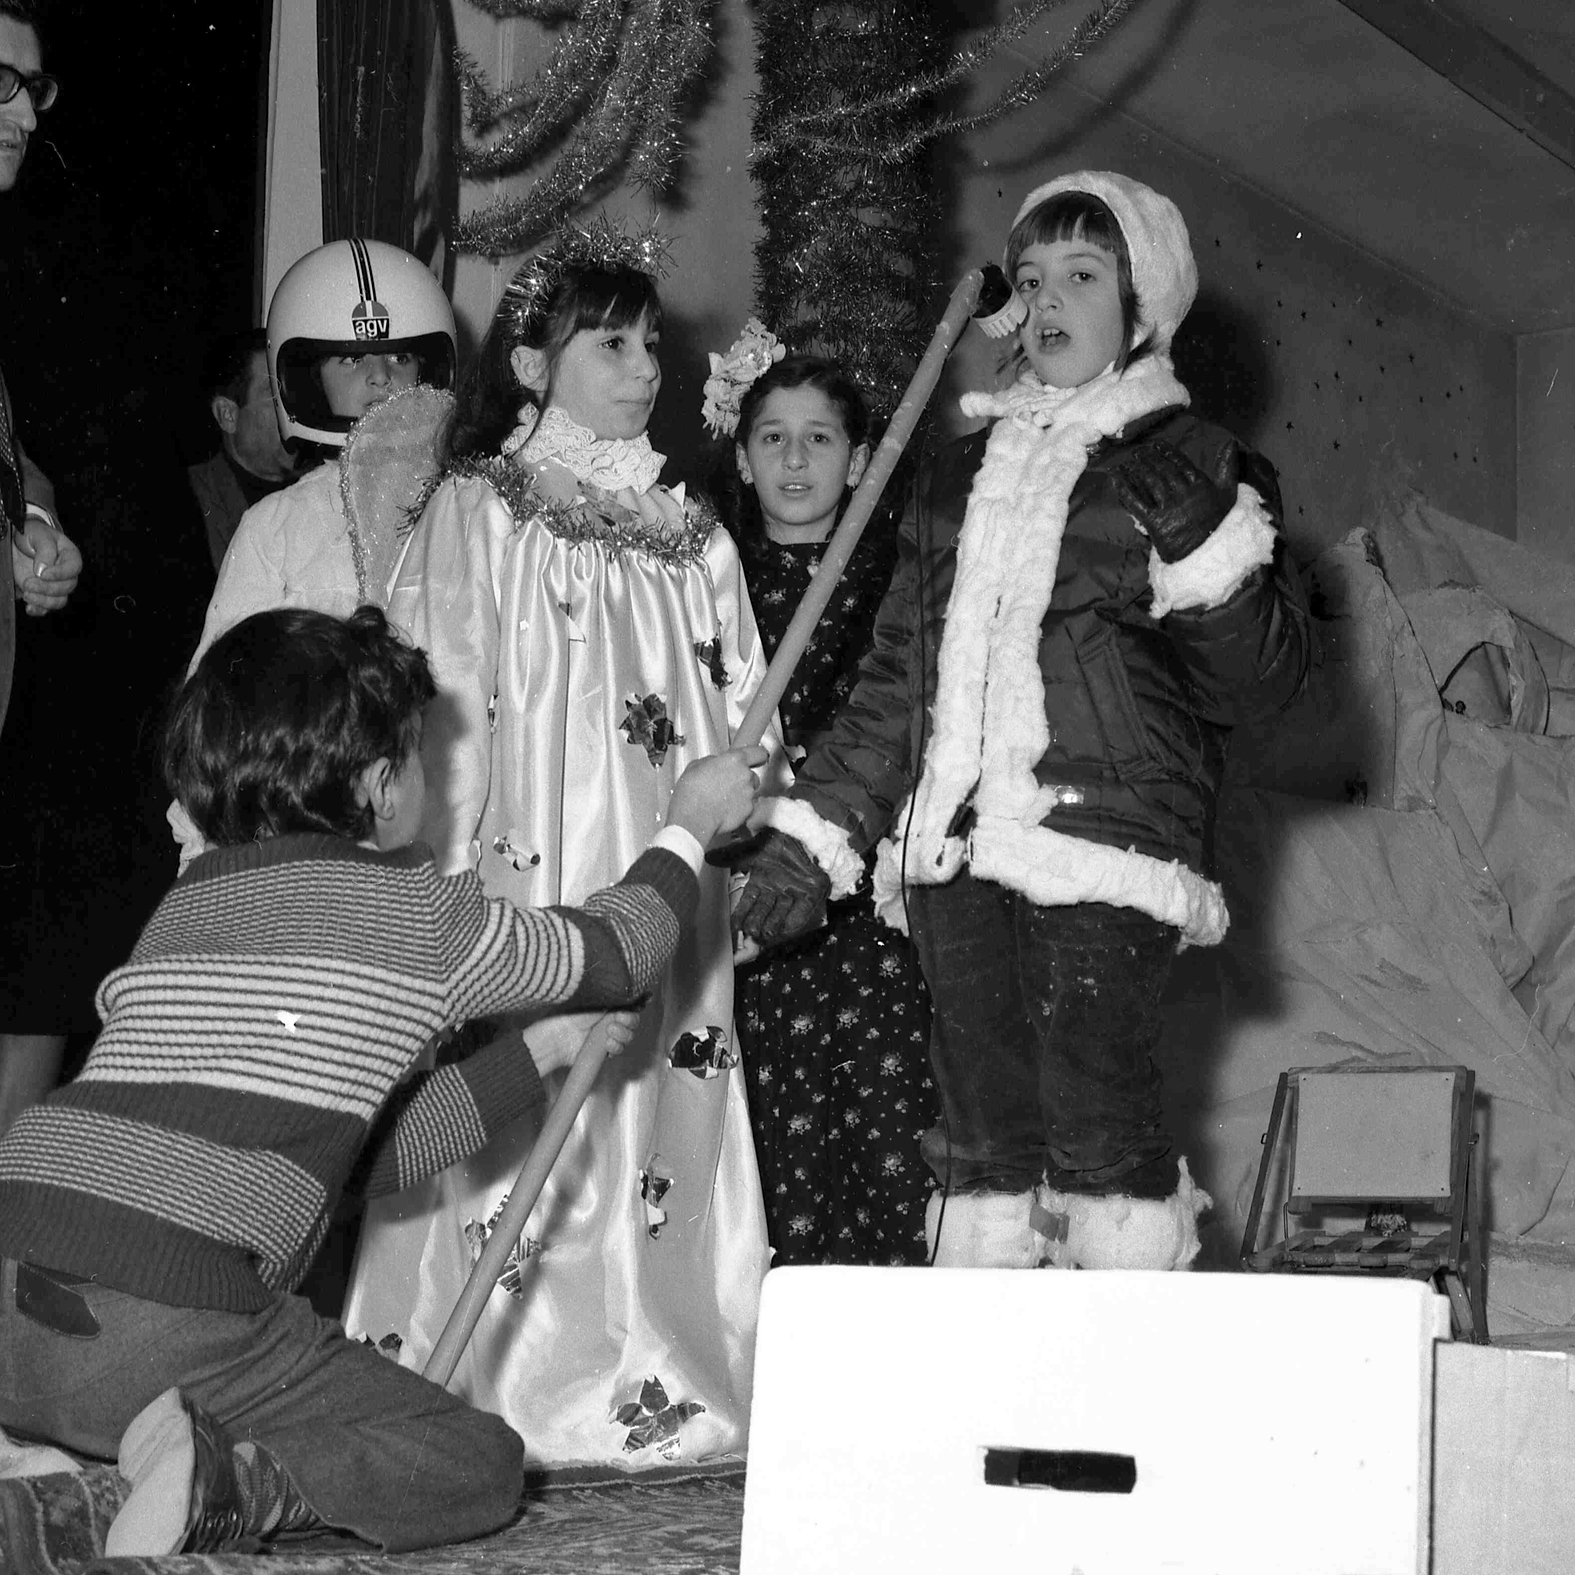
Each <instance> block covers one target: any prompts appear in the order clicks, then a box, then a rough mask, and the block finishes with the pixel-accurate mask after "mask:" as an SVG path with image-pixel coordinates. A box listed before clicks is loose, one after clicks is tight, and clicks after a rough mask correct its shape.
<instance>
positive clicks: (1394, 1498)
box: [741, 1268, 1449, 1575]
mask: <svg viewBox="0 0 1575 1575" xmlns="http://www.w3.org/2000/svg"><path fill="white" fill-rule="evenodd" d="M1448 1329H1449V1313H1448V1303H1447V1302H1446V1301H1445V1300H1444V1299H1443V1298H1441V1297H1438V1296H1436V1295H1434V1294H1433V1292H1432V1291H1431V1289H1430V1288H1429V1287H1428V1286H1426V1285H1424V1284H1421V1283H1418V1282H1415V1281H1408V1280H1359V1279H1348V1278H1336V1277H1316V1278H1314V1277H1306V1276H1292V1275H1246V1274H1158V1273H1136V1272H1131V1273H1088V1274H1078V1273H1070V1274H1069V1273H1058V1272H1055V1271H1049V1270H1042V1271H1038V1272H1030V1271H1014V1270H994V1269H954V1270H934V1269H851V1268H797V1269H777V1270H773V1271H772V1272H771V1273H770V1274H768V1275H767V1276H766V1282H765V1289H764V1295H763V1298H762V1302H761V1318H760V1331H759V1338H758V1343H757V1346H756V1365H755V1391H754V1408H753V1421H752V1425H751V1429H750V1444H749V1469H748V1476H747V1479H746V1483H745V1490H744V1531H743V1559H742V1566H741V1571H742V1575H810V1572H814V1571H835V1572H839V1575H840V1572H848V1575H879V1572H883V1571H891V1572H893V1575H895V1572H898V1571H901V1572H902V1575H929V1572H934V1575H983V1572H989V1575H994V1572H996V1571H1000V1572H1018V1571H1022V1572H1028V1571H1032V1572H1034V1575H1074V1572H1076V1575H1129V1572H1130V1575H1137V1572H1142V1575H1157V1572H1161V1571H1178V1572H1179V1571H1185V1572H1190V1575H1204V1572H1207V1575H1235V1572H1241V1575H1249V1572H1250V1575H1265V1572H1266V1571H1271V1570H1272V1571H1274V1572H1275V1575H1304V1572H1305V1575H1425V1572H1426V1570H1427V1533H1428V1519H1429V1503H1428V1480H1429V1469H1430V1455H1431V1442H1432V1434H1431V1424H1432V1389H1433V1343H1434V1341H1435V1339H1437V1338H1439V1337H1441V1336H1447V1334H1448ZM990 1451H997V1452H1011V1451H1028V1452H1029V1453H1028V1455H1027V1456H1026V1460H1027V1462H1028V1465H1029V1467H1030V1469H1029V1470H1028V1472H1027V1474H1028V1475H1030V1476H1034V1475H1038V1476H1041V1477H1043V1476H1048V1475H1053V1474H1054V1472H1055V1469H1056V1468H1057V1467H1058V1466H1060V1465H1062V1464H1065V1463H1067V1456H1068V1455H1069V1454H1070V1453H1071V1452H1081V1453H1089V1452H1092V1453H1097V1454H1102V1455H1104V1456H1106V1457H1113V1459H1114V1463H1115V1466H1116V1468H1117V1470H1118V1471H1119V1469H1120V1467H1121V1463H1122V1462H1129V1463H1130V1465H1129V1469H1130V1471H1131V1473H1132V1478H1133V1479H1132V1480H1131V1482H1130V1485H1129V1487H1128V1490H1127V1491H1087V1490H1085V1488H1082V1487H1073V1488H1071V1489H1064V1488H1057V1487H1046V1486H1040V1487H1020V1486H997V1485H991V1484H990V1483H988V1482H987V1481H986V1480H985V1477H986V1459H987V1452H990ZM989 1458H990V1459H992V1460H993V1461H995V1462H996V1463H997V1470H998V1469H999V1464H1000V1463H1001V1462H1003V1461H1006V1462H1008V1463H1009V1461H1010V1458H1011V1457H1010V1455H1008V1454H1002V1453H997V1454H995V1455H991V1456H989ZM1107 1463H1108V1461H1107ZM1047 1468H1048V1469H1047ZM1105 1485H1106V1486H1107V1488H1108V1487H1115V1488H1119V1487H1120V1486H1121V1484H1120V1483H1119V1481H1115V1482H1107V1483H1106V1484H1105Z"/></svg>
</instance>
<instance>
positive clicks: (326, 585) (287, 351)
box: [192, 239, 455, 666]
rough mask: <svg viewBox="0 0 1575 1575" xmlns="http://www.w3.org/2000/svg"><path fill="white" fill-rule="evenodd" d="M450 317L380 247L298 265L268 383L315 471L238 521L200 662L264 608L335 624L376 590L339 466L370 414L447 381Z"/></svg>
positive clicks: (378, 596) (280, 294)
mask: <svg viewBox="0 0 1575 1575" xmlns="http://www.w3.org/2000/svg"><path fill="white" fill-rule="evenodd" d="M454 367H455V338H454V313H453V311H452V309H451V308H450V306H449V304H448V298H447V296H445V295H444V294H443V290H442V287H441V286H440V285H439V284H438V282H437V280H436V279H434V278H433V276H432V273H431V270H430V269H428V268H427V267H426V265H425V264H424V263H422V262H420V261H419V260H418V259H416V258H415V257H412V256H411V255H410V253H409V252H405V251H401V250H400V249H399V248H398V247H397V246H389V245H386V244H384V243H383V242H382V241H363V240H359V239H356V240H348V241H330V242H329V244H328V245H326V246H319V247H318V248H317V250H316V251H312V252H308V253H307V254H306V255H305V256H304V257H302V258H299V259H298V260H297V261H296V262H295V263H294V264H293V265H292V266H291V267H290V269H289V271H288V272H287V273H286V274H285V276H284V277H283V278H282V279H281V280H280V281H279V283H278V285H277V287H276V288H275V290H274V292H273V300H272V301H271V302H270V303H269V306H268V377H269V381H270V383H271V384H272V386H273V397H274V408H275V410H276V411H277V413H278V417H279V430H280V432H281V433H282V434H283V436H284V439H285V442H286V443H287V444H288V445H290V446H291V447H293V448H295V449H297V451H299V450H301V449H302V448H303V447H304V448H305V450H306V453H307V454H314V453H315V455H316V456H317V458H318V460H319V463H318V464H317V465H315V466H314V467H313V468H312V469H311V470H309V471H308V472H307V473H306V475H304V476H303V477H302V478H301V479H300V480H299V481H297V482H296V483H294V485H293V486H290V487H286V488H285V489H284V490H283V491H282V492H276V493H273V494H271V495H270V496H268V497H266V498H264V499H263V500H262V501H261V502H260V503H257V504H254V505H253V506H252V507H251V508H250V509H248V510H247V511H246V513H245V514H244V515H243V516H242V517H241V523H240V525H239V526H238V527H237V528H236V532H235V536H234V539H233V540H232V541H231V542H230V547H229V551H228V552H227V553H226V554H225V558H224V563H223V566H222V567H221V568H220V570H219V581H218V584H217V585H216V586H215V587H214V592H213V598H212V600H211V601H210V602H209V604H208V616H207V621H206V623H205V624H204V626H203V631H202V639H201V641H200V642H199V644H198V646H197V652H196V655H195V656H194V657H193V658H192V665H193V666H195V665H196V662H197V660H198V659H199V658H200V657H201V656H202V653H203V652H204V651H205V650H207V648H208V647H209V646H210V645H212V644H213V642H214V641H215V640H216V639H217V638H218V637H219V636H220V635H221V634H223V633H224V631H225V630H226V629H229V628H232V627H233V626H234V625H235V624H237V623H239V622H240V621H241V619H242V618H246V617H249V616H250V615H251V614H252V613H254V612H262V611H264V610H266V609H267V608H269V607H307V608H311V609H313V610H314V611H316V612H325V613H331V614H333V615H334V616H335V617H341V618H342V617H345V616H346V615H348V614H349V613H351V612H353V611H354V610H355V608H356V607H357V606H358V605H360V603H362V602H364V601H377V602H381V601H382V592H383V587H382V586H377V587H372V586H363V585H362V584H361V577H360V576H359V575H358V573H357V568H356V562H355V555H354V553H353V551H352V547H351V540H350V530H349V524H348V521H347V520H346V518H345V507H344V500H343V498H342V497H341V495H340V486H339V472H338V467H337V466H336V465H331V464H327V463H323V461H326V460H328V459H331V458H334V457H336V456H337V454H338V451H339V450H340V449H342V448H343V447H344V445H345V441H346V438H347V436H348V434H349V431H350V428H351V427H352V426H354V424H355V423H356V422H357V421H358V420H360V419H361V417H362V416H364V415H365V414H366V413H367V411H368V410H370V409H371V408H372V407H373V406H374V405H377V404H380V403H381V402H382V401H383V400H385V399H387V398H389V397H390V396H391V395H393V394H396V393H398V392H400V391H401V390H403V389H405V388H409V387H411V386H413V385H414V384H416V383H417V382H420V383H425V384H428V385H429V386H431V387H434V388H449V387H451V386H452V385H453V382H454Z"/></svg>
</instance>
